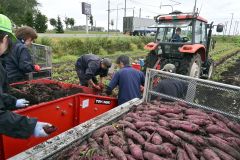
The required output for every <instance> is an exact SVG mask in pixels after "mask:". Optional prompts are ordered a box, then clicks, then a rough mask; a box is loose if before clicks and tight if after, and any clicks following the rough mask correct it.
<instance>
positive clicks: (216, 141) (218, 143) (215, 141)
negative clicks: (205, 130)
mask: <svg viewBox="0 0 240 160" xmlns="http://www.w3.org/2000/svg"><path fill="white" fill-rule="evenodd" d="M207 139H208V142H209V143H210V144H211V145H212V146H214V147H217V148H219V149H221V150H222V151H224V152H226V153H228V154H230V155H231V156H232V157H234V158H236V159H240V152H238V151H236V150H235V149H234V148H233V147H231V146H230V145H228V144H226V143H225V142H224V140H222V139H221V138H218V137H216V136H215V137H210V138H207Z"/></svg>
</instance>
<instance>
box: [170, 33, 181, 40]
mask: <svg viewBox="0 0 240 160" xmlns="http://www.w3.org/2000/svg"><path fill="white" fill-rule="evenodd" d="M172 41H173V42H182V38H181V37H180V35H178V34H175V35H174V36H173V40H172Z"/></svg>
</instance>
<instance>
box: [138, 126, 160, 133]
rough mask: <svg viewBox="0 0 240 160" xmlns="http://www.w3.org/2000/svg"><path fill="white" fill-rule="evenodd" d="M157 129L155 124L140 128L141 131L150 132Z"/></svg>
mask: <svg viewBox="0 0 240 160" xmlns="http://www.w3.org/2000/svg"><path fill="white" fill-rule="evenodd" d="M155 130H156V127H153V126H144V127H142V128H140V130H139V131H149V132H154V131H155Z"/></svg>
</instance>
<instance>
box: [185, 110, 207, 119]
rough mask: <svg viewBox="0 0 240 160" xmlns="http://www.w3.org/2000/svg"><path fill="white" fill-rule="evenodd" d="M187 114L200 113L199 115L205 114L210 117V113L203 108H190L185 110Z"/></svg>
mask: <svg viewBox="0 0 240 160" xmlns="http://www.w3.org/2000/svg"><path fill="white" fill-rule="evenodd" d="M185 114H186V115H198V116H205V117H208V114H207V113H205V112H204V111H203V110H200V109H194V108H189V109H187V110H186V111H185Z"/></svg>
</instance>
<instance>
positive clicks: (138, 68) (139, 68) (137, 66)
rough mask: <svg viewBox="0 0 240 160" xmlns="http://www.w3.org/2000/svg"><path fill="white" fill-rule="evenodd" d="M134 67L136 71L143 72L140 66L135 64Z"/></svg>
mask: <svg viewBox="0 0 240 160" xmlns="http://www.w3.org/2000/svg"><path fill="white" fill-rule="evenodd" d="M132 67H133V68H134V69H136V70H139V71H140V70H141V66H140V64H135V63H132Z"/></svg>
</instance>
